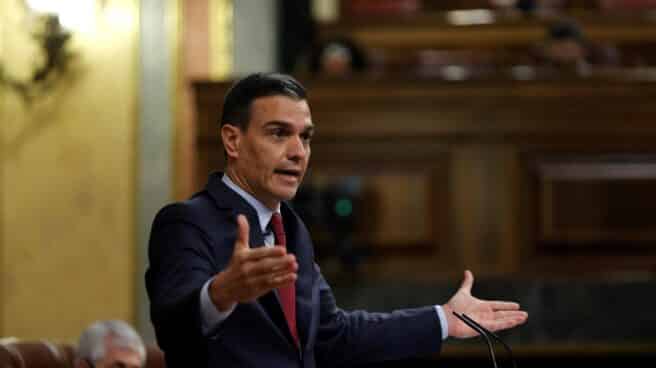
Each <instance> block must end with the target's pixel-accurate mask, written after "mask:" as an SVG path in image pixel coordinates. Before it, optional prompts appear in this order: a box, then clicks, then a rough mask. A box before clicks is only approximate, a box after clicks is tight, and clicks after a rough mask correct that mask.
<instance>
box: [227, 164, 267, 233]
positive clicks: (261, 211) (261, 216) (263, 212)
mask: <svg viewBox="0 0 656 368" xmlns="http://www.w3.org/2000/svg"><path fill="white" fill-rule="evenodd" d="M221 180H222V181H223V183H224V184H225V185H227V186H228V188H230V189H232V190H233V191H235V193H237V194H239V196H240V197H242V198H243V199H244V200H245V201H246V202H247V203H248V204H250V205H251V207H253V208H254V209H255V212H257V218H258V220H259V221H260V227H261V229H260V230H261V231H262V234H265V233H267V226H268V225H269V221H271V216H273V213H274V212H280V204H278V208H276V210H275V211H272V210H270V209H269V208H268V207H267V206H265V205H263V204H262V202H260V201H259V200H258V199H257V198H255V197H253V196H252V195H251V194H250V193H248V192H246V191H245V190H243V189H242V188H241V187H240V186H238V185H237V184H235V182H233V181H232V180H231V179H230V177H228V175H226V174H223V177H222V178H221Z"/></svg>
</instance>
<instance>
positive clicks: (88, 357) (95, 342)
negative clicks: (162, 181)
mask: <svg viewBox="0 0 656 368" xmlns="http://www.w3.org/2000/svg"><path fill="white" fill-rule="evenodd" d="M145 362H146V348H145V346H144V343H143V341H142V339H141V337H140V336H139V334H138V333H137V332H136V331H135V330H134V329H133V328H132V327H131V326H130V325H129V324H127V323H125V322H123V321H119V320H109V321H98V322H95V323H93V324H91V325H90V326H89V327H87V328H86V329H85V330H84V332H82V334H81V336H80V340H79V342H78V347H77V359H76V361H75V368H142V367H144V364H145Z"/></svg>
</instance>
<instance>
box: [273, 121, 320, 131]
mask: <svg viewBox="0 0 656 368" xmlns="http://www.w3.org/2000/svg"><path fill="white" fill-rule="evenodd" d="M290 126H292V123H290V122H288V121H284V120H271V121H268V122H266V123H265V124H264V126H263V128H265V129H266V128H271V127H280V128H288V127H290ZM303 131H304V132H310V133H313V132H314V124H312V123H310V124H308V125H306V126H304V127H303Z"/></svg>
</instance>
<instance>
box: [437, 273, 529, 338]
mask: <svg viewBox="0 0 656 368" xmlns="http://www.w3.org/2000/svg"><path fill="white" fill-rule="evenodd" d="M473 285H474V275H473V274H472V273H471V272H470V271H469V270H467V271H465V277H464V280H463V281H462V284H461V285H460V288H459V289H458V291H457V292H456V293H455V294H454V295H453V297H451V299H450V300H449V302H448V303H447V304H445V305H444V306H443V308H444V312H445V314H446V318H447V321H448V324H449V336H453V337H457V338H466V337H472V336H477V335H478V332H476V331H474V330H472V329H471V328H469V326H467V325H466V324H465V323H463V322H462V321H460V320H459V319H458V318H456V317H455V316H454V315H453V312H454V311H455V312H458V313H464V314H466V315H468V316H469V317H471V318H472V319H473V320H475V321H476V322H478V323H480V324H481V325H483V327H485V328H487V329H488V330H490V331H499V330H505V329H509V328H513V327H515V326H518V325H520V324H522V323H524V322H526V320H527V318H528V313H526V312H525V311H522V310H520V309H519V304H517V303H514V302H506V301H490V300H481V299H478V298H476V297H474V296H472V295H471V289H472V286H473Z"/></svg>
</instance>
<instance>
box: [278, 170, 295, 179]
mask: <svg viewBox="0 0 656 368" xmlns="http://www.w3.org/2000/svg"><path fill="white" fill-rule="evenodd" d="M274 172H275V173H276V174H280V175H288V176H293V177H295V178H298V177H300V176H301V171H300V170H287V169H276V170H274Z"/></svg>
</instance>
